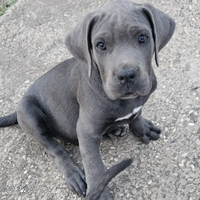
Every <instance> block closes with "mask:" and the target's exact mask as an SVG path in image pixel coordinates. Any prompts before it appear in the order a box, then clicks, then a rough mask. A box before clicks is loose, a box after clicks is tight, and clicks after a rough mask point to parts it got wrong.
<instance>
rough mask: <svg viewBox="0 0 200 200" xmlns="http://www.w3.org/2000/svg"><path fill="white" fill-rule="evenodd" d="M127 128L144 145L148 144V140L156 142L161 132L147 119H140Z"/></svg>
mask: <svg viewBox="0 0 200 200" xmlns="http://www.w3.org/2000/svg"><path fill="white" fill-rule="evenodd" d="M129 127H130V130H131V132H132V133H133V134H134V135H135V136H137V137H139V138H140V139H141V141H142V142H143V143H145V144H148V143H149V142H150V140H157V139H159V138H160V133H161V130H160V129H159V128H157V127H156V126H154V125H153V123H152V122H151V121H149V120H147V119H144V118H142V119H141V120H139V121H137V122H135V123H133V124H130V125H129Z"/></svg>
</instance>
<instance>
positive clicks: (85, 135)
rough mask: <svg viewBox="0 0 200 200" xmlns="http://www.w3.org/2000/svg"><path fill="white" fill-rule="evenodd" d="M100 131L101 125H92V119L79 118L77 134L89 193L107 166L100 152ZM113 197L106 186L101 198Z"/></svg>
mask: <svg viewBox="0 0 200 200" xmlns="http://www.w3.org/2000/svg"><path fill="white" fill-rule="evenodd" d="M79 117H80V116H79ZM89 121H90V120H89ZM89 124H90V126H89ZM100 132H101V127H100V126H98V125H97V124H96V125H95V126H94V127H91V121H90V123H88V122H86V120H85V119H84V120H83V121H81V119H80V118H79V120H78V123H77V134H78V140H79V148H80V152H81V156H82V160H83V166H84V169H85V175H86V182H87V194H88V193H90V192H91V190H92V188H93V186H94V185H96V183H97V180H99V177H102V174H104V172H105V167H104V164H103V162H102V160H101V156H100V153H99V146H100V141H101V134H100ZM86 196H87V195H86ZM111 199H112V197H111V194H110V191H109V189H108V187H106V188H105V189H104V191H103V193H102V194H101V196H100V198H99V200H111ZM91 200H92V199H91Z"/></svg>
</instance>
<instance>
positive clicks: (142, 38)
mask: <svg viewBox="0 0 200 200" xmlns="http://www.w3.org/2000/svg"><path fill="white" fill-rule="evenodd" d="M147 41H148V37H147V36H146V35H140V36H139V38H138V42H139V43H140V44H145V43H147Z"/></svg>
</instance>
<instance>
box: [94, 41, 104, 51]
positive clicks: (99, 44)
mask: <svg viewBox="0 0 200 200" xmlns="http://www.w3.org/2000/svg"><path fill="white" fill-rule="evenodd" d="M96 48H97V49H98V50H101V51H105V50H106V45H105V44H104V43H103V42H99V43H98V44H97V46H96Z"/></svg>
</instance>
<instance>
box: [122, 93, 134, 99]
mask: <svg viewBox="0 0 200 200" xmlns="http://www.w3.org/2000/svg"><path fill="white" fill-rule="evenodd" d="M137 97H138V95H137V94H133V93H131V92H127V93H125V94H123V95H122V96H121V99H135V98H137Z"/></svg>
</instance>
